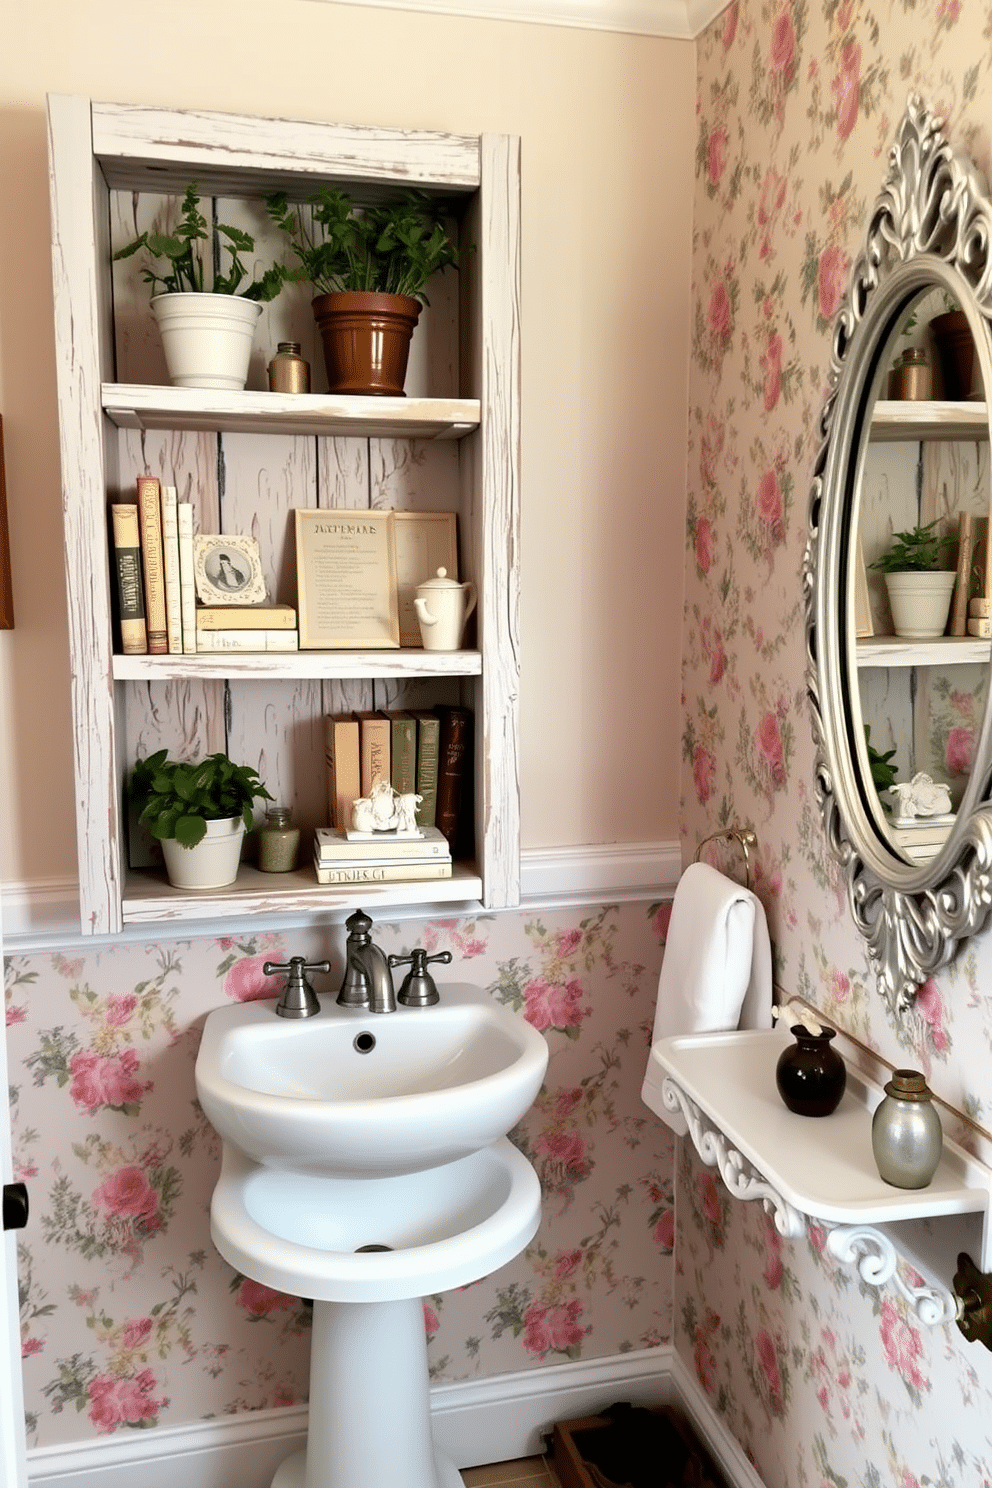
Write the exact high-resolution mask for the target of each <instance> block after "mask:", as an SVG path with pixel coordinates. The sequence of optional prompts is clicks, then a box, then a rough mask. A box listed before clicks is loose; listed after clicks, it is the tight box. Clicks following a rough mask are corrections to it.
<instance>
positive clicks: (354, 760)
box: [324, 705, 473, 856]
mask: <svg viewBox="0 0 992 1488" xmlns="http://www.w3.org/2000/svg"><path fill="white" fill-rule="evenodd" d="M472 723H473V717H472V713H471V711H470V710H469V709H468V708H459V707H442V706H440V705H439V706H438V707H436V708H433V709H431V710H429V711H420V712H417V711H411V712H406V711H403V710H400V709H395V710H392V711H380V712H375V713H372V712H367V713H361V712H356V713H332V714H329V715H328V716H327V718H326V719H325V724H324V729H325V732H324V746H325V758H326V764H327V807H328V816H329V819H330V824H331V826H334V827H338V828H340V829H342V830H345V831H346V830H347V829H348V828H349V827H350V826H351V808H352V803H353V802H354V801H356V800H357V799H358V797H359V796H368V795H369V794H370V792H371V790H372V786H373V784H374V783H375V781H376V780H385V781H387V782H388V783H389V784H390V785H391V786H392V787H393V789H394V790H395V791H396V792H397V793H398V794H399V795H401V796H403V795H408V794H410V793H411V792H413V793H415V794H416V795H418V796H420V798H421V799H420V804H419V805H418V807H417V825H418V827H438V828H440V830H441V832H442V833H443V835H444V838H445V840H446V841H447V843H448V845H449V847H451V848H452V850H453V851H454V852H455V853H465V854H466V855H468V856H471V849H472V838H473V831H472Z"/></svg>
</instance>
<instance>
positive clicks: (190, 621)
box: [176, 501, 196, 655]
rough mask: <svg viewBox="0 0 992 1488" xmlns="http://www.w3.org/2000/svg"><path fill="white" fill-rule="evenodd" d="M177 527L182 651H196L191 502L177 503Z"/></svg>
mask: <svg viewBox="0 0 992 1488" xmlns="http://www.w3.org/2000/svg"><path fill="white" fill-rule="evenodd" d="M176 511H177V526H178V528H179V596H180V602H181V605H180V607H181V609H182V616H183V651H184V652H185V653H186V654H188V655H192V654H194V653H195V651H196V578H195V576H194V573H193V503H192V502H191V501H180V502H178V503H177V507H176Z"/></svg>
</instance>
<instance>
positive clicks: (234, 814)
mask: <svg viewBox="0 0 992 1488" xmlns="http://www.w3.org/2000/svg"><path fill="white" fill-rule="evenodd" d="M131 799H132V801H133V803H134V805H135V806H136V807H137V808H138V810H139V818H140V820H141V821H143V822H147V824H148V829H149V831H150V832H151V834H152V836H153V837H157V838H158V840H159V841H160V842H161V841H164V840H165V839H166V838H175V840H176V841H177V842H178V843H179V844H180V846H181V847H195V846H196V845H197V843H199V842H202V841H203V839H204V837H205V836H206V834H207V822H208V821H228V820H231V819H233V818H240V819H241V821H242V822H243V823H244V827H245V830H246V831H251V829H252V826H253V817H252V803H253V802H254V801H256V800H264V801H271V800H272V797H271V796H270V795H269V792H268V791H267V790H266V789H265V787H264V785H262V783H261V781H260V780H259V778H258V771H257V770H253V769H251V767H250V766H248V765H235V764H233V763H232V762H231V760H229V759H228V757H227V755H226V754H211V755H208V756H207V758H206V759H204V760H201V761H200V762H199V763H198V764H189V763H187V762H185V761H182V760H170V759H169V758H168V751H167V750H165V749H160V750H158V751H157V753H155V754H150V755H149V756H148V758H147V759H143V760H138V761H137V763H136V764H135V767H134V770H133V772H132V775H131Z"/></svg>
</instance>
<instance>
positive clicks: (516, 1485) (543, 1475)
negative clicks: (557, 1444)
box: [462, 1457, 558, 1488]
mask: <svg viewBox="0 0 992 1488" xmlns="http://www.w3.org/2000/svg"><path fill="white" fill-rule="evenodd" d="M462 1481H463V1482H464V1484H465V1488H558V1479H557V1478H556V1477H555V1475H554V1472H553V1471H552V1469H551V1464H550V1462H549V1461H548V1459H547V1458H546V1457H521V1458H520V1459H519V1460H518V1461H516V1462H492V1463H489V1464H488V1465H486V1466H484V1467H466V1468H463V1469H462Z"/></svg>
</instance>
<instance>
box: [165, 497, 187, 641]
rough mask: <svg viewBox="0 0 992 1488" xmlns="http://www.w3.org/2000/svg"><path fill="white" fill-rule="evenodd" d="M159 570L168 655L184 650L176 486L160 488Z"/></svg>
mask: <svg viewBox="0 0 992 1488" xmlns="http://www.w3.org/2000/svg"><path fill="white" fill-rule="evenodd" d="M162 568H163V571H164V573H165V628H166V633H167V634H168V637H169V655H170V656H180V655H182V649H183V609H182V593H181V590H180V578H179V496H178V493H177V491H176V488H175V486H163V487H162Z"/></svg>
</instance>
